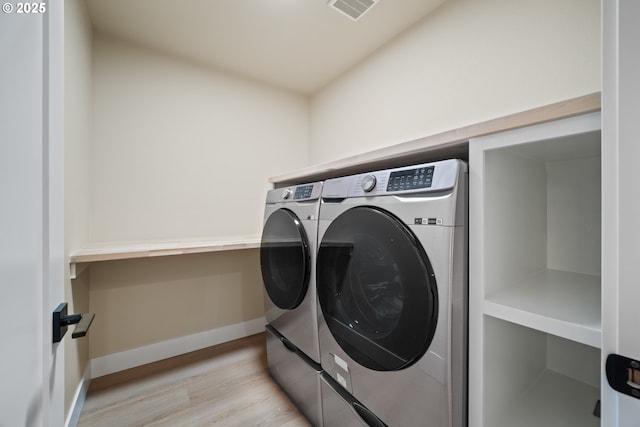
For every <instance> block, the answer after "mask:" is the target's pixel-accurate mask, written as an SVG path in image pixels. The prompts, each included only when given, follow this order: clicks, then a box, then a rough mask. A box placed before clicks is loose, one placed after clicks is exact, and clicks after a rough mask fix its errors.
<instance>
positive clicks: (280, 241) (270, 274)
mask: <svg viewBox="0 0 640 427" xmlns="http://www.w3.org/2000/svg"><path fill="white" fill-rule="evenodd" d="M260 265H261V269H262V280H263V282H264V286H265V288H266V290H267V294H268V295H269V298H271V301H273V303H274V304H275V305H277V306H278V307H280V308H282V309H284V310H292V309H294V308H296V307H297V306H298V305H300V303H301V302H302V300H303V299H304V296H305V294H306V293H307V288H308V286H309V275H310V271H311V253H310V249H309V240H308V239H307V234H306V232H305V231H304V226H303V225H302V223H301V222H300V219H299V218H298V217H297V216H296V215H295V214H294V213H293V212H291V211H290V210H288V209H278V210H277V211H275V212H274V213H272V214H271V215H270V216H269V218H268V219H267V221H266V222H265V225H264V228H263V231H262V242H261V244H260Z"/></svg>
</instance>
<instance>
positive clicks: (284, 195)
mask: <svg viewBox="0 0 640 427" xmlns="http://www.w3.org/2000/svg"><path fill="white" fill-rule="evenodd" d="M321 192H322V183H321V182H314V183H309V184H302V185H296V186H289V187H285V188H278V189H274V190H270V191H269V192H268V193H267V197H266V205H265V215H264V225H263V230H262V240H261V244H260V266H261V270H262V279H263V283H264V288H265V294H266V295H265V318H266V320H267V322H268V325H267V327H266V331H265V332H266V339H267V365H268V369H269V373H270V374H271V376H272V377H273V378H274V379H275V380H276V382H278V384H279V385H280V386H281V387H282V389H283V390H284V391H285V392H286V393H287V394H288V395H289V397H290V398H291V400H292V401H293V402H294V403H295V404H296V406H297V407H298V408H299V409H300V411H301V412H302V413H303V414H304V415H305V416H306V417H307V418H308V419H309V421H310V422H311V423H312V424H313V425H316V426H320V425H322V414H321V401H320V399H321V395H320V374H321V368H320V350H319V346H318V322H317V319H318V313H317V307H318V306H317V294H316V288H315V253H316V249H317V226H318V213H319V208H320V195H321Z"/></svg>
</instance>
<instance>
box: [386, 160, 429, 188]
mask: <svg viewBox="0 0 640 427" xmlns="http://www.w3.org/2000/svg"><path fill="white" fill-rule="evenodd" d="M434 170H435V166H424V167H419V168H415V169H405V170H399V171H393V172H391V174H390V175H389V182H387V191H402V190H415V189H417V188H429V187H431V184H432V182H433V171H434Z"/></svg>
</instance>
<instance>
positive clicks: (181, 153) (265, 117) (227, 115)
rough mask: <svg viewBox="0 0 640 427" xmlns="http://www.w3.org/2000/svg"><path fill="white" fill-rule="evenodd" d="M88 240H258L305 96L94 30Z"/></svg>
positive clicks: (300, 136) (301, 156) (291, 156)
mask: <svg viewBox="0 0 640 427" xmlns="http://www.w3.org/2000/svg"><path fill="white" fill-rule="evenodd" d="M93 47H94V64H93V66H94V68H93V69H94V73H93V77H94V88H93V89H94V103H93V124H94V127H93V138H92V144H93V146H92V152H91V155H92V162H91V180H92V194H93V199H92V205H91V218H92V221H91V233H90V234H91V236H90V238H91V240H92V241H93V242H111V241H138V240H162V239H185V238H187V239H188V238H202V237H219V236H238V235H259V234H260V231H261V229H262V216H263V210H264V197H265V191H266V190H267V188H268V187H267V178H268V177H269V176H271V175H275V174H278V173H281V172H282V171H283V170H290V169H296V168H300V167H302V166H305V165H306V164H307V162H308V149H307V141H308V138H309V134H308V131H309V127H308V100H307V98H305V97H303V96H300V95H295V94H292V93H288V92H284V91H281V90H279V89H275V88H272V87H269V86H265V85H261V84H257V83H253V82H250V81H247V80H241V79H239V78H236V77H233V76H230V75H227V74H224V73H220V72H216V71H215V70H212V69H210V68H205V67H200V66H198V65H195V64H191V63H188V62H185V61H182V60H179V59H175V58H173V57H171V56H168V55H166V54H158V53H156V52H153V51H150V50H147V49H144V48H141V47H137V46H132V45H130V44H127V43H123V42H121V41H118V40H114V39H111V38H108V37H106V36H103V35H100V34H96V35H95V40H94V46H93Z"/></svg>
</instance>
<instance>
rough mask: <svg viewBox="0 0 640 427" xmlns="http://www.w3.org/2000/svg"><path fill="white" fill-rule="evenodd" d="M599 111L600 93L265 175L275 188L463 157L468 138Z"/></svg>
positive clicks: (466, 153) (465, 157)
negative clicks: (291, 170) (272, 174)
mask: <svg viewBox="0 0 640 427" xmlns="http://www.w3.org/2000/svg"><path fill="white" fill-rule="evenodd" d="M599 110H600V92H596V93H592V94H589V95H585V96H581V97H578V98H573V99H569V100H566V101H562V102H557V103H555V104H551V105H546V106H543V107H538V108H534V109H532V110H527V111H523V112H520V113H515V114H510V115H508V116H504V117H500V118H497V119H493V120H488V121H486V122H482V123H477V124H473V125H469V126H465V127H462V128H458V129H454V130H450V131H447V132H442V133H438V134H435V135H431V136H427V137H424V138H420V139H416V140H413V141H408V142H404V143H400V144H396V145H392V146H389V147H384V148H380V149H377V150H373V151H369V152H366V153H362V154H358V155H355V156H350V157H345V158H343V159H340V160H335V161H331V162H327V163H321V164H317V165H313V166H309V167H306V168H303V169H299V170H296V171H293V172H290V173H286V174H283V175H278V176H273V177H270V178H269V182H271V183H273V184H275V186H276V187H279V186H285V185H293V184H302V183H306V182H313V181H321V180H324V179H328V178H335V177H338V176H345V175H352V174H356V173H362V172H367V171H371V170H378V169H388V168H393V167H400V166H407V165H411V164H416V163H425V162H429V161H434V160H440V159H444V158H453V157H457V158H462V159H464V160H466V159H467V157H468V153H469V151H468V150H469V140H470V139H471V138H476V137H479V136H484V135H489V134H492V133H498V132H503V131H507V130H511V129H517V128H521V127H525V126H530V125H535V124H539V123H545V122H550V121H553V120H558V119H564V118H568V117H573V116H578V115H580V114H586V113H592V112H595V111H599Z"/></svg>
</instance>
